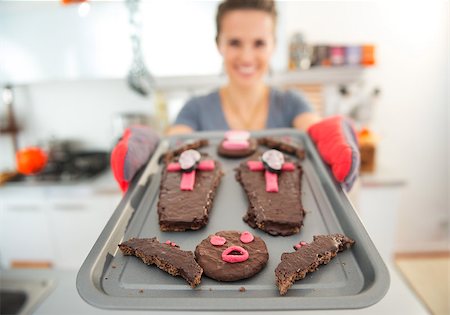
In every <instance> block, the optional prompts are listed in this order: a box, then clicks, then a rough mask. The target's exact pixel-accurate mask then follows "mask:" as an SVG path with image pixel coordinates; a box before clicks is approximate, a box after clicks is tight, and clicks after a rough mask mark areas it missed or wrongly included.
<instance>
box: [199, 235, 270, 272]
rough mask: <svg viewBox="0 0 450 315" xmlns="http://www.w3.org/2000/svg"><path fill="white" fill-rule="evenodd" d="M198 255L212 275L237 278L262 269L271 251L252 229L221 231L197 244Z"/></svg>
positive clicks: (204, 268) (204, 267)
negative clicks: (254, 234) (248, 230)
mask: <svg viewBox="0 0 450 315" xmlns="http://www.w3.org/2000/svg"><path fill="white" fill-rule="evenodd" d="M195 259H196V260H197V262H198V264H199V265H200V266H201V267H202V268H203V272H204V274H205V275H207V276H208V277H209V278H212V279H215V280H218V281H236V280H241V279H246V278H250V277H252V276H254V275H255V274H257V273H258V272H260V271H261V270H262V269H263V268H264V266H265V265H266V263H267V260H268V259H269V253H268V251H267V247H266V244H265V243H264V241H263V240H262V239H261V238H260V237H257V236H253V235H252V234H251V233H250V232H247V231H245V232H238V231H220V232H217V233H216V234H214V235H209V236H208V238H206V239H204V240H203V241H202V242H201V243H200V244H198V245H197V247H196V249H195Z"/></svg>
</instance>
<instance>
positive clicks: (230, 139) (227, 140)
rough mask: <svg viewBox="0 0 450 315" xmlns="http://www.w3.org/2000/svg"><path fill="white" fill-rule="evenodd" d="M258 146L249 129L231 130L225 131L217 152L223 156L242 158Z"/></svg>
mask: <svg viewBox="0 0 450 315" xmlns="http://www.w3.org/2000/svg"><path fill="white" fill-rule="evenodd" d="M257 146H258V142H257V141H256V139H253V138H251V137H250V133H249V132H248V131H238V130H230V131H227V132H225V137H224V139H223V140H222V141H221V142H220V143H219V146H218V148H217V153H218V154H219V155H220V156H222V157H227V158H241V157H246V156H249V155H251V154H253V153H254V152H255V151H256V148H257Z"/></svg>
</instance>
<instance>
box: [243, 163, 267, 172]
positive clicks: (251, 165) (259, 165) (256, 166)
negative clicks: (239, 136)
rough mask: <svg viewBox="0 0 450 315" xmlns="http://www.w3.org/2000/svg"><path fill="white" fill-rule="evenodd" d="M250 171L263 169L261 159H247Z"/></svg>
mask: <svg viewBox="0 0 450 315" xmlns="http://www.w3.org/2000/svg"><path fill="white" fill-rule="evenodd" d="M247 166H248V168H249V169H250V171H264V164H263V162H261V161H247Z"/></svg>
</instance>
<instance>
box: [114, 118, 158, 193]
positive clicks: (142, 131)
mask: <svg viewBox="0 0 450 315" xmlns="http://www.w3.org/2000/svg"><path fill="white" fill-rule="evenodd" d="M158 142H159V136H158V134H157V133H156V132H155V131H153V130H151V129H150V128H148V127H145V126H132V127H129V128H127V129H125V131H124V133H123V136H122V138H121V139H120V140H119V142H118V143H117V144H116V146H115V147H114V149H113V151H112V152H111V169H112V172H113V174H114V177H115V179H116V181H117V183H118V184H119V186H120V188H121V189H122V191H123V192H125V191H126V190H127V189H128V186H129V184H130V182H131V180H132V179H133V177H134V175H136V173H137V172H138V171H139V170H140V169H141V168H142V166H144V164H145V163H146V162H147V161H148V160H149V159H150V157H151V156H152V155H153V153H154V152H155V150H156V147H157V145H158Z"/></svg>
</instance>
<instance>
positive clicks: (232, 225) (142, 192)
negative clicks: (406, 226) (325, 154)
mask: <svg viewBox="0 0 450 315" xmlns="http://www.w3.org/2000/svg"><path fill="white" fill-rule="evenodd" d="M223 136H224V133H223V132H199V133H194V134H189V135H183V136H177V137H171V138H166V139H163V140H162V141H161V142H160V145H159V146H158V148H157V150H156V152H155V154H154V155H153V157H152V159H151V160H150V162H149V163H148V165H147V166H146V167H145V169H144V170H143V171H142V172H141V174H140V175H139V176H138V179H137V180H136V181H137V182H135V183H134V186H133V187H132V188H130V189H129V190H128V193H127V194H126V195H125V196H124V198H123V199H122V201H121V202H120V204H119V205H118V207H117V209H116V210H115V212H114V214H113V215H112V217H111V219H110V220H109V222H108V223H107V224H106V226H105V228H104V230H103V232H102V233H101V235H100V236H99V238H98V240H97V242H96V243H95V245H94V246H93V248H92V250H91V251H90V253H89V255H88V256H87V258H86V260H85V261H84V263H83V265H82V267H81V269H80V270H79V272H78V276H77V289H78V292H79V294H80V295H81V297H82V298H83V299H84V300H85V301H86V302H88V303H90V304H92V305H94V306H96V307H100V308H107V309H140V310H217V311H226V310H305V309H345V308H363V307H367V306H370V305H372V304H374V303H376V302H378V301H379V300H381V299H382V298H383V296H384V295H385V294H386V292H387V290H388V288H389V273H388V270H387V268H386V266H385V264H384V262H383V261H382V259H381V257H380V255H379V253H378V251H377V250H376V248H375V246H374V244H373V242H372V241H371V239H370V238H369V236H368V234H367V232H366V230H365V228H364V226H363V224H362V223H361V221H360V219H359V217H358V215H357V214H356V212H355V210H354V208H353V206H352V204H351V203H350V202H349V199H348V197H347V195H346V194H345V192H344V191H343V190H342V188H341V187H340V185H338V184H337V183H336V182H335V181H334V179H332V176H331V173H330V172H329V169H328V168H327V167H326V166H325V165H324V164H323V162H322V160H321V159H320V157H319V156H318V154H317V151H316V149H315V147H314V145H313V144H312V142H311V140H310V139H309V137H308V136H307V134H305V133H302V132H300V131H296V130H292V129H278V130H270V131H268V130H267V131H260V132H254V133H252V136H253V137H262V136H277V137H285V138H290V139H291V140H292V141H293V142H295V143H298V145H299V146H302V147H303V148H304V149H305V152H306V158H305V159H304V160H303V161H301V165H302V167H303V170H304V175H303V178H302V200H303V206H304V208H305V211H306V216H305V220H304V226H303V228H302V229H301V231H300V233H298V234H296V235H292V236H288V237H282V236H271V235H269V234H266V233H264V232H262V231H260V230H255V229H252V228H251V227H249V226H248V225H247V224H246V223H245V222H243V220H242V216H243V215H244V214H245V212H246V210H247V207H248V202H247V197H246V195H245V193H244V191H243V189H242V187H241V185H240V184H239V183H238V182H237V181H236V179H235V172H234V168H235V167H237V166H238V164H239V163H240V162H241V161H242V159H224V158H221V157H220V156H218V155H217V153H216V149H217V144H218V143H219V141H220V140H221V139H222V138H223ZM201 138H207V139H209V142H210V145H209V146H208V147H204V148H201V149H199V151H202V152H207V153H209V154H210V155H211V156H212V157H214V158H215V159H217V160H219V161H220V162H221V163H222V166H223V170H224V173H225V176H223V177H222V182H221V184H220V186H219V188H218V190H217V194H216V199H215V201H214V206H213V208H212V210H211V213H210V219H209V223H208V225H207V226H206V227H204V228H202V229H200V230H197V231H187V232H161V231H160V230H159V225H158V215H157V208H156V206H157V202H158V195H159V185H160V179H161V165H162V164H161V163H160V157H161V155H162V154H164V153H165V152H166V151H167V150H168V149H170V148H174V147H175V146H176V145H177V144H179V143H180V142H186V141H189V140H195V139H201ZM221 230H238V231H244V230H249V231H251V232H252V233H253V234H255V235H257V236H260V237H261V238H263V239H264V241H265V242H266V244H267V247H268V250H269V255H270V257H269V261H268V263H267V265H266V267H265V268H264V269H263V270H262V271H261V272H260V273H259V274H257V275H256V276H254V277H252V278H250V279H246V280H241V281H237V282H228V283H227V282H218V281H215V280H212V279H209V278H208V277H206V276H203V277H202V282H201V284H200V285H199V286H198V287H197V288H195V289H191V288H190V287H189V286H188V284H187V283H186V281H184V279H182V278H181V277H172V276H170V275H169V274H167V273H165V272H164V271H162V270H159V269H158V268H157V267H155V266H147V265H145V264H143V263H142V262H141V261H140V259H138V258H136V257H130V256H124V255H122V253H121V252H120V250H119V249H118V247H117V245H118V244H119V243H121V242H122V241H126V240H128V239H129V238H131V237H140V238H144V237H153V236H156V237H157V238H158V239H159V240H160V241H166V240H171V241H174V242H175V243H177V244H179V245H180V247H181V249H184V250H191V251H194V250H195V247H196V245H197V244H199V243H200V242H201V241H202V240H203V239H205V238H206V237H207V236H208V235H210V234H214V233H215V232H217V231H221ZM333 233H343V234H345V235H347V236H349V237H351V238H353V239H354V240H355V241H356V244H355V245H354V246H353V247H352V248H351V249H349V250H346V251H344V252H341V253H339V254H338V255H337V256H336V257H335V258H334V259H333V260H332V261H331V262H330V263H329V264H328V265H327V266H321V267H319V270H317V271H316V272H314V273H311V274H308V275H307V276H306V278H305V279H303V280H301V281H297V282H296V283H295V284H294V285H293V286H292V287H291V288H290V289H289V291H288V293H287V294H286V295H285V296H280V295H279V292H278V289H277V287H276V285H275V273H274V271H275V268H276V266H277V265H278V263H279V262H280V257H281V254H282V253H283V252H292V251H293V247H292V246H293V245H294V244H296V243H298V242H299V241H301V240H304V241H306V242H311V241H312V237H313V235H318V234H333ZM242 287H243V288H245V290H242V289H241V288H242Z"/></svg>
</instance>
